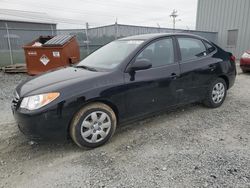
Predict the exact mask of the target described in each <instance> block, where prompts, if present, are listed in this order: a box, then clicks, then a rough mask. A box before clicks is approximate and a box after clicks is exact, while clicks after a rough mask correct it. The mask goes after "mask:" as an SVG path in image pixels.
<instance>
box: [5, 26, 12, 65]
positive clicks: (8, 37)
mask: <svg viewBox="0 0 250 188" xmlns="http://www.w3.org/2000/svg"><path fill="white" fill-rule="evenodd" d="M5 27H6V31H7V40H8V46H9V53H10V63H11V65H13V64H14V63H13V55H12V48H11V42H10V33H9V28H8V24H7V23H5Z"/></svg>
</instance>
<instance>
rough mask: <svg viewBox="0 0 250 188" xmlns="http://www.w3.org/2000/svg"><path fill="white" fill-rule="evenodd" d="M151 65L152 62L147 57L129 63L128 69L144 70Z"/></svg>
mask: <svg viewBox="0 0 250 188" xmlns="http://www.w3.org/2000/svg"><path fill="white" fill-rule="evenodd" d="M151 67H152V63H150V61H149V60H148V59H137V60H135V62H134V63H133V64H132V65H131V67H130V69H129V70H130V71H138V70H145V69H149V68H151Z"/></svg>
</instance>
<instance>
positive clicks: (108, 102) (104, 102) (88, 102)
mask: <svg viewBox="0 0 250 188" xmlns="http://www.w3.org/2000/svg"><path fill="white" fill-rule="evenodd" d="M96 102H100V103H103V104H106V105H107V106H109V107H110V108H111V109H112V110H113V111H114V113H115V116H116V120H117V123H119V110H118V108H117V106H116V105H115V104H114V103H112V102H111V101H109V100H107V99H102V98H96V99H91V100H89V101H85V102H84V104H82V105H81V106H80V107H79V108H77V109H76V111H75V112H74V114H73V116H72V117H71V120H70V122H69V124H68V127H67V135H68V137H69V138H70V135H69V131H70V125H71V123H72V121H73V118H74V116H75V115H76V114H77V112H78V111H79V110H80V109H82V108H83V107H84V106H86V105H89V104H91V103H96Z"/></svg>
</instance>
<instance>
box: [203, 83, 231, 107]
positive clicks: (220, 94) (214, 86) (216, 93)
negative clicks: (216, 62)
mask: <svg viewBox="0 0 250 188" xmlns="http://www.w3.org/2000/svg"><path fill="white" fill-rule="evenodd" d="M226 95H227V85H226V82H225V80H224V79H222V78H217V79H216V80H215V81H213V82H212V83H211V84H210V86H209V88H208V92H207V96H206V99H205V100H204V104H205V106H207V107H210V108H217V107H219V106H221V105H222V103H223V102H224V100H225V98H226Z"/></svg>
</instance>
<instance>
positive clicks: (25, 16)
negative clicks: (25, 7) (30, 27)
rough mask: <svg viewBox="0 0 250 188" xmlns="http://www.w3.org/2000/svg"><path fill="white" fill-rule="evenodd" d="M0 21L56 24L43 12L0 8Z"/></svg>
mask: <svg viewBox="0 0 250 188" xmlns="http://www.w3.org/2000/svg"><path fill="white" fill-rule="evenodd" d="M0 21H8V22H28V23H42V24H57V23H56V22H54V21H53V19H52V18H51V17H50V16H49V15H47V14H46V13H43V12H31V11H21V10H11V9H0Z"/></svg>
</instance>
